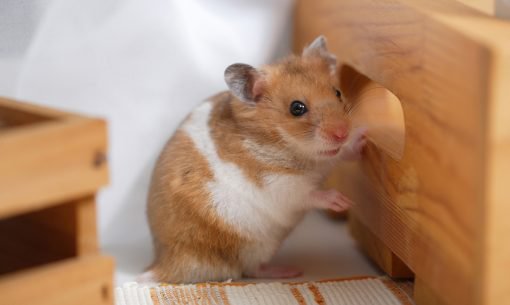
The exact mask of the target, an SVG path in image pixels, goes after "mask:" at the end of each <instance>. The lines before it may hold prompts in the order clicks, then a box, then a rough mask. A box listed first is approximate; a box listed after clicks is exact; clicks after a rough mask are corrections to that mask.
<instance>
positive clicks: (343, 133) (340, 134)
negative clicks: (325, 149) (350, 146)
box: [333, 129, 349, 142]
mask: <svg viewBox="0 0 510 305" xmlns="http://www.w3.org/2000/svg"><path fill="white" fill-rule="evenodd" d="M348 136H349V132H348V131H347V129H344V130H337V131H336V132H335V133H334V134H333V138H334V139H335V140H336V141H338V142H342V141H345V139H347V137H348Z"/></svg>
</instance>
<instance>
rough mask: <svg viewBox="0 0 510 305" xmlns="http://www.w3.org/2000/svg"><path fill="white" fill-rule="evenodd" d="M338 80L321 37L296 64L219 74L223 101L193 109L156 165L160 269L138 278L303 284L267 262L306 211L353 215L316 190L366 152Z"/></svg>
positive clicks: (154, 223)
mask: <svg viewBox="0 0 510 305" xmlns="http://www.w3.org/2000/svg"><path fill="white" fill-rule="evenodd" d="M336 71H337V67H336V59H335V56H334V55H333V54H331V53H329V52H328V50H327V48H326V41H325V38H324V37H322V36H320V37H318V38H317V39H315V40H314V41H313V42H312V43H311V44H310V45H309V46H307V47H306V48H305V49H304V51H303V53H302V55H301V56H295V55H291V56H289V57H287V58H284V59H283V60H281V61H279V62H278V63H276V64H272V65H267V66H263V67H261V68H259V69H256V68H254V67H252V66H249V65H246V64H233V65H231V66H229V67H228V68H227V69H226V70H225V75H224V76H225V81H226V83H227V85H228V88H229V89H230V90H229V91H227V92H223V93H219V94H217V95H215V96H213V97H211V98H210V99H209V100H207V101H205V102H204V103H202V104H201V105H199V106H198V107H197V108H196V109H195V110H194V111H193V112H192V113H191V114H190V115H189V117H188V118H187V119H185V121H184V122H183V123H182V124H181V126H180V127H179V128H178V130H177V131H176V132H175V134H174V135H173V136H172V137H171V138H170V140H169V141H168V143H167V144H166V146H165V147H164V149H163V151H162V153H161V155H160V157H159V159H158V161H157V163H156V166H155V169H154V172H153V175H152V181H151V185H150V190H149V196H148V204H147V216H148V220H149V225H150V230H151V233H152V237H153V243H154V249H155V259H154V262H153V263H152V264H151V265H150V267H149V268H148V271H147V272H146V273H145V277H144V278H150V279H151V280H153V281H160V282H171V283H192V282H206V281H223V280H228V279H239V278H241V277H243V276H245V277H257V278H288V277H296V276H299V275H301V271H300V270H298V269H296V268H294V267H288V266H272V265H269V261H270V260H271V258H272V256H273V255H274V254H275V252H276V251H277V249H278V248H279V246H280V244H281V243H282V241H283V240H284V239H285V237H286V236H287V235H288V234H289V232H290V231H291V230H292V229H293V228H294V227H295V226H296V224H297V223H298V222H299V221H300V220H301V219H302V218H303V216H304V215H305V213H306V212H307V211H309V210H311V209H332V210H334V211H343V210H345V209H347V208H349V206H350V205H351V201H350V200H349V199H348V198H346V197H345V196H344V195H342V194H341V193H339V192H338V191H336V190H321V189H319V185H320V184H321V182H322V180H323V179H324V178H325V176H326V175H327V174H328V171H329V170H330V169H331V168H332V165H333V164H334V163H335V162H336V161H338V160H340V159H343V160H346V159H349V160H352V159H356V158H359V156H360V153H361V150H362V148H363V146H364V145H365V141H366V140H365V137H364V131H363V130H356V131H353V130H352V127H351V123H350V120H349V117H348V113H347V109H348V108H349V107H347V105H346V102H345V101H344V99H343V98H342V93H341V92H340V90H339V84H338V77H337V75H336Z"/></svg>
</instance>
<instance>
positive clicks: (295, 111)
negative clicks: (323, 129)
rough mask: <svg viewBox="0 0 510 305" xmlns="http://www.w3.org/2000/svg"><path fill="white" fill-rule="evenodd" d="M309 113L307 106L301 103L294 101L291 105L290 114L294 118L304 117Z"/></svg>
mask: <svg viewBox="0 0 510 305" xmlns="http://www.w3.org/2000/svg"><path fill="white" fill-rule="evenodd" d="M307 111H308V109H306V105H305V104H304V103H303V102H301V101H293V102H292V103H291V104H290V113H291V114H292V115H293V116H302V115H303V114H305V113H306V112H307Z"/></svg>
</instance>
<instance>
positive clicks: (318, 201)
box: [312, 190, 352, 212]
mask: <svg viewBox="0 0 510 305" xmlns="http://www.w3.org/2000/svg"><path fill="white" fill-rule="evenodd" d="M312 202H313V207H315V208H319V209H330V210H333V211H335V212H343V211H345V210H348V209H349V208H350V207H351V206H352V201H351V200H350V199H349V198H347V197H346V196H345V195H344V194H342V193H340V192H339V191H337V190H327V191H313V192H312Z"/></svg>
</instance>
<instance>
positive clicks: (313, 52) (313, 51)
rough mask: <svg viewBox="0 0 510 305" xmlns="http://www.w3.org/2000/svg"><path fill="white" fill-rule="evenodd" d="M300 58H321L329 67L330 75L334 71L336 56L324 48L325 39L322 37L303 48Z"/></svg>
mask: <svg viewBox="0 0 510 305" xmlns="http://www.w3.org/2000/svg"><path fill="white" fill-rule="evenodd" d="M302 56H303V57H309V56H318V57H321V58H322V59H324V60H325V61H326V63H327V64H328V65H329V69H330V71H331V72H332V73H334V72H335V71H336V56H335V55H334V54H333V53H330V52H329V51H328V48H327V46H326V38H325V37H324V36H322V35H321V36H319V37H317V38H315V40H314V41H313V42H312V43H311V44H310V45H308V46H307V47H305V49H304V50H303V54H302Z"/></svg>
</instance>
